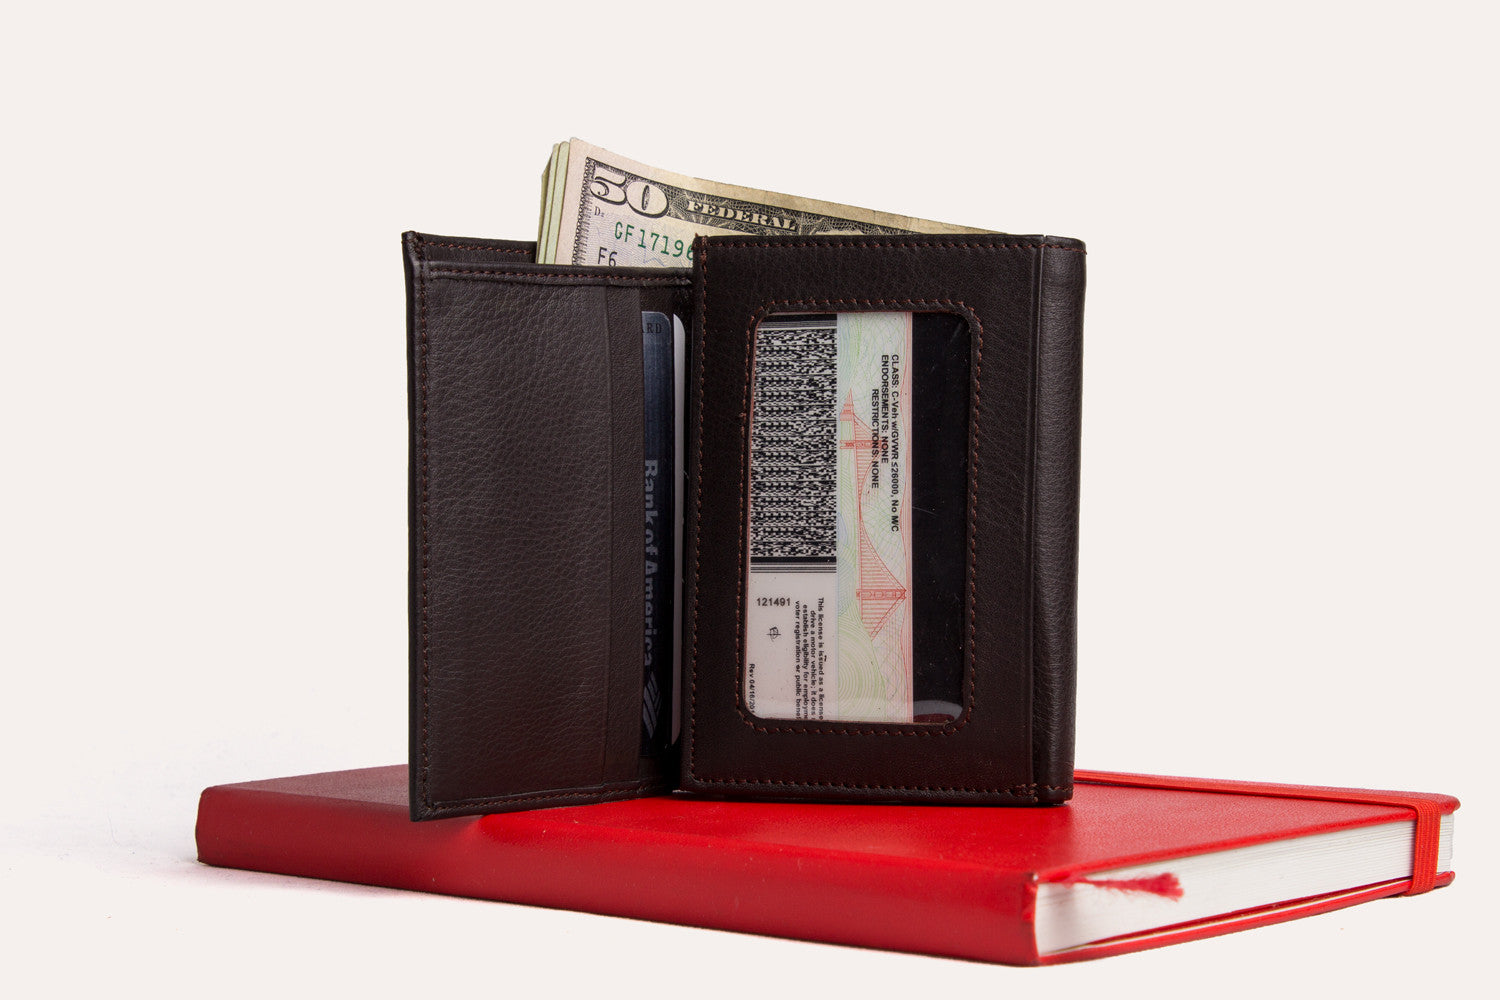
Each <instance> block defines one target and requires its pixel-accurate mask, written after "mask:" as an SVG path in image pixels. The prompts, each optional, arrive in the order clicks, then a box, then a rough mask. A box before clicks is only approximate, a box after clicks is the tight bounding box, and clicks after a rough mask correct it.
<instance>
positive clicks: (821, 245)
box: [714, 240, 1088, 254]
mask: <svg viewBox="0 0 1500 1000" xmlns="http://www.w3.org/2000/svg"><path fill="white" fill-rule="evenodd" d="M714 246H715V248H724V249H730V248H732V249H737V250H746V249H758V248H772V247H774V248H780V247H795V248H797V249H799V250H806V249H830V248H835V247H855V248H858V249H861V250H875V249H886V248H916V247H931V248H933V249H938V250H1067V251H1069V252H1070V253H1084V254H1086V253H1087V252H1088V251H1087V250H1085V249H1084V248H1083V247H1070V246H1065V245H1063V244H1061V243H961V242H956V241H952V240H868V241H862V242H859V243H852V242H843V241H836V240H808V241H805V242H801V243H784V242H781V241H780V240H776V241H772V240H745V241H743V242H739V243H715V244H714Z"/></svg>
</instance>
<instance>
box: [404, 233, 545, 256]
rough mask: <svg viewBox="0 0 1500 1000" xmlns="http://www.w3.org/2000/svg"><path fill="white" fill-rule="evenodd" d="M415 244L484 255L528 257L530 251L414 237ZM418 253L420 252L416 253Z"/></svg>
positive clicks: (530, 253)
mask: <svg viewBox="0 0 1500 1000" xmlns="http://www.w3.org/2000/svg"><path fill="white" fill-rule="evenodd" d="M416 242H417V243H418V244H420V245H422V246H424V247H443V248H445V249H448V250H480V251H483V252H485V253H518V254H520V255H522V256H523V257H530V256H531V255H532V251H529V250H522V249H521V248H520V247H486V246H480V245H479V244H477V243H439V242H438V241H437V240H424V239H422V237H420V236H418V237H416ZM418 252H419V253H420V251H418Z"/></svg>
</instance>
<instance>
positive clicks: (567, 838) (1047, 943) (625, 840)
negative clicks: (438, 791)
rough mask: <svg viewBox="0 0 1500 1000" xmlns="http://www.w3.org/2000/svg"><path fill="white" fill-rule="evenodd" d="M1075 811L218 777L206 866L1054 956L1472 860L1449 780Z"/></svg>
mask: <svg viewBox="0 0 1500 1000" xmlns="http://www.w3.org/2000/svg"><path fill="white" fill-rule="evenodd" d="M1075 781H1076V791H1075V795H1074V798H1073V801H1072V803H1071V804H1069V805H1066V806H1055V807H1039V808H1030V809H1017V808H987V807H982V806H896V805H892V806H885V805H833V804H828V805H823V804H810V803H805V802H798V803H790V802H788V803H779V802H722V801H713V800H707V799H701V798H689V797H685V796H662V797H657V798H644V799H634V800H630V801H625V802H611V803H606V804H601V805H589V806H573V807H564V808H557V809H540V810H535V811H531V812H519V813H507V814H503V815H492V816H480V817H465V818H459V819H447V820H439V821H433V822H427V823H413V822H411V821H410V820H409V819H408V818H407V817H408V813H407V779H406V768H405V767H381V768H369V769H365V770H357V771H337V772H332V773H328V774H313V775H304V776H301V777H293V778H278V779H273V780H270V781H252V782H246V783H243V784H237V785H220V786H216V787H213V788H209V789H207V790H205V791H204V793H203V797H202V799H201V801H200V803H199V807H198V831H197V832H198V856H199V859H200V860H202V861H204V862H207V863H208V864H213V865H221V866H226V867H232V868H248V869H252V870H257V871H266V872H275V873H279V874H284V875H302V876H310V877H314V878H325V879H335V880H339V881H345V882H359V883H364V884H367V885H377V886H389V887H393V888H400V889H415V890H420V891H425V892H438V893H447V894H451V895H459V896H473V897H478V898H483V899H495V900H504V901H508V902H514V903H527V904H532V905H537V906H549V907H557V908H564V909H573V910H583V911H588V912H593V913H604V914H616V915H620V916H628V917H638V918H642V919H646V920H658V921H665V922H670V923H680V924H689V925H696V926H700V927H716V928H723V929H726V930H735V931H748V932H751V933H757V934H770V935H776V936H780V937H789V938H803V939H807V940H811V941H828V942H834V943H840V944H850V945H860V946H865V947H872V948H886V949H892V950H897V951H909V952H922V953H927V954H933V955H947V956H953V957H958V958H969V959H977V960H981V961H989V962H1004V963H1008V964H1019V965H1035V964H1047V963H1053V962H1062V961H1073V960H1077V959H1082V958H1097V957H1102V956H1105V955H1112V954H1117V953H1120V952H1124V951H1134V950H1138V949H1142V948H1151V947H1157V946H1160V945H1164V944H1172V943H1176V942H1180V941H1187V940H1192V939H1195V938H1201V937H1208V936H1211V935H1215V934H1223V933H1227V932H1229V931H1235V930H1244V929H1246V928H1250V927H1255V926H1259V925H1261V924H1268V923H1276V922H1279V921H1282V920H1290V919H1293V918H1295V917H1302V916H1308V915H1311V914H1315V913H1322V912H1325V911H1328V910H1334V909H1338V908H1340V907H1344V906H1349V905H1352V904H1354V903H1361V902H1365V901H1367V900H1372V899H1377V898H1380V897H1383V896H1395V895H1401V894H1411V893H1415V892H1424V891H1427V890H1428V889H1431V888H1434V887H1437V886H1443V885H1447V884H1448V883H1449V882H1451V881H1452V879H1453V874H1452V871H1451V869H1450V864H1449V845H1450V843H1451V839H1452V812H1453V810H1454V809H1455V808H1457V806H1458V802H1457V800H1455V799H1453V798H1451V797H1449V796H1445V795H1427V794H1414V793H1402V792H1370V791H1364V790H1358V789H1330V788H1312V787H1304V786H1294V785H1265V784H1248V783H1240V782H1222V781H1203V780H1198V779H1183V778H1159V777H1150V776H1142V775H1122V774H1110V773H1106V772H1089V771H1079V772H1077V774H1076V775H1075Z"/></svg>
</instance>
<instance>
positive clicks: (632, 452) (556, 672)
mask: <svg viewBox="0 0 1500 1000" xmlns="http://www.w3.org/2000/svg"><path fill="white" fill-rule="evenodd" d="M405 244H406V256H407V261H406V263H407V275H408V300H409V310H410V311H409V326H410V343H409V358H408V360H409V369H410V373H411V379H410V402H411V407H410V416H411V424H412V438H411V441H412V451H411V470H412V476H411V488H412V495H411V539H412V547H411V567H412V585H411V613H412V673H411V677H412V730H411V764H412V766H411V780H412V802H411V804H412V814H413V817H414V818H419V819H426V818H434V817H439V816H450V815H459V814H464V813H477V812H500V811H507V810H510V809H517V808H532V807H536V806H541V805H564V804H571V803H582V802H591V801H600V800H604V799H611V798H621V797H630V796H634V795H640V794H650V793H651V792H654V791H660V790H664V789H665V788H667V787H668V786H669V783H670V777H671V776H670V774H669V773H668V770H667V768H666V767H665V766H664V765H665V762H664V761H660V760H656V759H647V758H644V757H642V755H641V736H640V733H641V698H642V642H643V632H644V625H643V615H642V611H641V596H642V589H643V585H642V576H643V565H644V552H643V542H642V533H643V523H642V518H643V498H642V479H641V477H642V340H641V313H640V309H641V299H642V295H643V293H645V292H643V290H649V294H652V295H656V294H665V295H667V296H668V297H672V296H674V295H677V294H680V290H681V287H682V286H685V285H686V284H687V279H686V276H685V275H680V276H674V275H673V274H672V273H671V272H665V273H664V272H661V271H655V272H652V273H638V272H635V271H626V270H617V271H610V272H602V271H596V270H585V269H579V268H558V267H543V266H537V265H532V264H530V263H528V262H526V261H525V259H524V258H525V257H526V256H527V253H526V251H527V249H528V248H527V247H526V246H525V245H524V244H507V243H500V242H498V241H478V240H455V239H449V238H444V237H422V236H418V235H416V234H408V235H407V237H406V239H405Z"/></svg>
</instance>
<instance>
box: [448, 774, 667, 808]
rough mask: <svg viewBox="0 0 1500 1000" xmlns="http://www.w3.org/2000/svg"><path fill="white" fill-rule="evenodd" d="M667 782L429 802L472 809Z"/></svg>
mask: <svg viewBox="0 0 1500 1000" xmlns="http://www.w3.org/2000/svg"><path fill="white" fill-rule="evenodd" d="M664 787H666V782H665V781H663V780H656V781H632V782H630V783H629V784H624V785H612V784H603V785H584V786H582V787H580V788H575V789H572V790H571V791H566V792H525V793H522V794H520V795H500V796H497V797H495V798H489V799H445V800H443V801H442V802H438V803H429V806H431V807H432V808H434V809H471V808H476V807H483V806H494V805H501V804H503V803H506V802H535V801H538V800H541V799H574V798H577V797H578V796H580V795H589V796H615V795H626V794H629V793H631V792H639V791H641V790H642V789H645V788H664Z"/></svg>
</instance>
